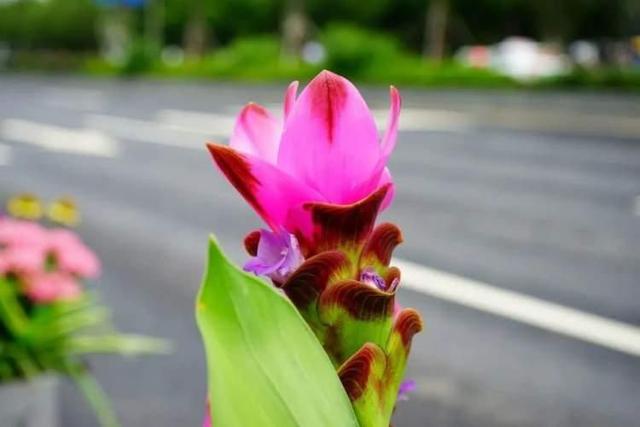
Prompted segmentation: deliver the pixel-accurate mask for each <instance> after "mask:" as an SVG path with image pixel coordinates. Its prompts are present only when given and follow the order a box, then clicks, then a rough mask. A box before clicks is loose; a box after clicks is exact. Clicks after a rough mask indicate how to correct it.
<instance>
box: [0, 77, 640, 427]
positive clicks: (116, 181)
mask: <svg viewBox="0 0 640 427" xmlns="http://www.w3.org/2000/svg"><path fill="white" fill-rule="evenodd" d="M284 87H285V86H284V85H276V86H269V87H265V86H241V85H232V84H199V83H181V84H180V83H168V82H140V81H122V82H117V81H108V80H104V81H99V80H96V81H94V80H83V79H72V78H43V77H19V76H3V77H0V199H4V198H5V197H6V196H8V195H9V194H11V193H14V192H17V191H32V192H36V193H38V194H40V195H42V196H43V197H48V198H51V197H55V196H57V195H60V194H71V195H73V196H74V197H75V198H76V199H77V201H78V203H79V205H80V206H81V209H82V212H83V214H84V222H83V224H82V226H81V232H82V233H83V235H84V236H85V238H86V240H87V241H88V242H90V244H91V245H92V246H93V247H94V248H95V249H96V251H97V252H98V253H99V255H100V257H101V259H102V261H103V264H104V274H103V277H102V279H101V280H100V281H99V284H98V287H99V290H100V292H101V294H102V295H103V298H104V300H105V301H106V302H108V303H109V304H110V305H111V306H112V307H113V312H114V317H115V322H116V323H117V325H118V326H119V327H120V328H121V329H122V330H124V331H130V332H137V333H145V334H151V335H154V336H159V337H166V338H168V339H171V340H172V341H173V342H174V345H175V351H174V353H173V354H171V355H169V356H154V357H148V358H143V359H131V360H122V359H119V358H113V357H99V358H95V359H93V361H92V364H93V367H94V369H95V371H96V373H97V375H98V377H99V378H100V380H101V381H102V383H103V384H104V386H105V387H106V389H107V390H108V392H109V394H110V395H111V396H112V399H113V401H114V403H115V405H116V407H117V410H118V413H119V414H120V416H121V418H122V421H123V424H124V425H125V426H154V427H163V426H167V427H175V426H197V425H199V423H200V422H201V419H202V413H203V401H204V394H205V381H204V372H205V367H204V363H203V355H202V348H201V344H200V339H199V336H198V332H197V330H196V328H195V325H194V320H193V301H194V295H195V292H196V290H197V288H198V285H199V280H200V275H201V272H202V268H203V260H204V256H205V247H206V236H207V234H208V233H210V232H215V233H216V234H217V236H218V237H219V238H220V240H221V241H222V243H223V245H224V246H225V247H226V249H227V250H228V251H230V252H231V254H232V255H233V257H234V258H235V259H237V260H242V259H243V258H242V257H243V254H242V251H241V247H240V242H241V239H242V237H243V236H244V234H245V233H246V232H247V231H248V230H250V229H253V228H255V227H256V226H257V225H259V221H258V219H257V218H256V216H255V215H254V214H253V213H252V212H251V210H250V209H249V208H248V207H247V206H246V205H245V204H244V202H243V201H242V200H241V199H240V198H239V197H238V196H237V195H236V194H235V193H234V191H233V190H232V189H231V188H230V186H229V185H228V184H227V183H226V181H225V180H224V179H223V178H221V177H220V175H219V173H218V172H217V171H216V170H215V169H214V168H213V167H212V164H211V161H210V159H209V157H208V155H207V153H206V152H205V150H204V148H203V145H202V143H203V141H204V139H221V138H224V137H225V133H226V132H228V129H229V126H230V123H231V120H232V115H233V114H234V113H235V112H237V110H238V109H239V108H240V106H241V105H242V104H243V103H245V102H248V101H256V102H259V103H264V104H269V105H271V104H276V103H278V102H280V96H281V91H282V90H283V89H284ZM400 89H401V92H402V93H403V95H404V99H405V107H406V114H405V116H404V121H403V125H404V128H403V129H404V130H403V131H402V132H401V136H400V138H401V139H400V142H399V145H398V148H397V150H396V152H395V153H394V155H393V158H392V161H391V170H392V172H393V174H394V178H395V181H396V183H397V196H396V200H395V204H394V205H393V207H392V208H391V209H389V211H388V212H387V213H386V214H385V219H387V220H392V221H394V222H396V223H398V224H399V225H400V226H401V227H402V228H403V230H404V234H405V239H406V242H405V243H404V245H403V246H402V247H401V248H400V249H399V250H398V255H399V256H400V257H402V258H403V259H406V260H410V261H413V262H416V263H419V264H422V265H425V266H428V267H431V268H435V269H438V270H443V271H447V272H452V273H455V274H457V275H460V276H463V277H467V278H471V279H474V280H477V281H481V282H484V283H486V284H489V285H491V286H493V287H496V288H498V289H508V290H511V291H515V292H517V293H518V294H522V295H528V296H534V297H537V298H540V299H542V300H544V301H548V302H553V303H557V304H561V305H563V306H566V307H570V308H574V309H578V310H581V311H584V312H587V313H592V314H595V315H598V316H602V317H603V318H606V319H611V320H618V321H621V322H624V323H626V324H628V325H631V326H632V327H636V328H637V327H640V124H639V122H640V120H638V118H639V117H640V98H639V97H637V96H631V95H613V94H587V93H585V94H563V93H526V92H522V93H520V92H517V93H512V92H468V91H460V92H452V91H411V90H402V88H400ZM365 96H366V98H367V100H368V101H369V102H370V105H371V106H373V107H374V108H380V109H383V110H384V109H386V91H384V90H378V89H370V90H365ZM354 161H357V159H354ZM400 300H401V303H402V304H403V305H408V306H414V307H416V308H418V309H419V310H420V311H421V312H422V313H423V316H424V318H425V320H426V326H427V328H426V330H425V331H424V332H423V333H422V334H421V335H419V336H418V337H417V338H416V340H415V341H414V349H413V353H412V360H411V364H410V367H409V373H408V375H409V376H410V377H412V378H414V379H415V380H416V381H417V382H418V384H419V385H418V390H417V391H416V392H415V393H414V394H413V396H412V397H411V399H410V400H409V401H407V402H401V403H400V404H399V406H398V412H397V414H396V418H395V425H396V426H397V427H422V426H469V427H479V426H505V427H506V426H581V427H587V426H594V427H595V426H598V427H602V426H607V427H617V426H621V427H622V426H626V427H631V426H636V425H638V420H640V402H639V401H638V397H639V396H640V358H638V357H637V356H634V355H632V354H628V353H624V352H620V351H616V350H613V349H611V348H608V347H605V346H598V345H594V344H592V343H589V342H586V341H584V340H581V339H579V338H573V337H567V336H563V335H560V334H557V333H554V332H552V331H550V330H547V329H541V328H537V327H534V326H531V325H530V324H523V323H521V322H516V321H514V320H512V319H509V318H504V317H498V316H495V315H493V314H490V313H487V312H483V311H482V310H476V309H472V308H468V307H465V306H463V305H460V304H457V303H455V302H452V301H443V300H440V299H438V298H434V297H432V296H429V295H425V294H422V293H420V292H414V291H409V290H403V291H401V292H400ZM265 327H268V325H265ZM62 400H63V405H64V406H63V425H64V426H65V427H87V426H92V425H95V421H94V420H93V418H92V415H91V413H90V411H88V410H87V408H86V407H85V405H84V402H83V401H82V400H81V398H80V397H79V396H78V395H77V393H76V392H75V391H74V390H73V388H72V387H70V386H69V385H68V384H67V385H64V387H63V394H62ZM247 405H250V402H247Z"/></svg>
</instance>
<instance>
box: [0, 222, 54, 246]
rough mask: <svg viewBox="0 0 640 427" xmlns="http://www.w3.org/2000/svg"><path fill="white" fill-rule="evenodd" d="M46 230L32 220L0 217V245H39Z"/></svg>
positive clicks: (43, 238)
mask: <svg viewBox="0 0 640 427" xmlns="http://www.w3.org/2000/svg"><path fill="white" fill-rule="evenodd" d="M46 234H47V230H46V229H45V228H43V227H42V226H41V225H40V224H38V223H36V222H32V221H22V220H17V219H12V218H6V217H3V218H0V247H3V246H14V245H21V246H22V245H41V244H42V242H44V240H45V238H46Z"/></svg>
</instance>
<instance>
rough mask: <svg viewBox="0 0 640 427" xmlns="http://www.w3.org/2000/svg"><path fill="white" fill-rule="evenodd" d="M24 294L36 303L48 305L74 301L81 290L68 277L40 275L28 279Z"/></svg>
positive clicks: (76, 283) (52, 274)
mask: <svg viewBox="0 0 640 427" xmlns="http://www.w3.org/2000/svg"><path fill="white" fill-rule="evenodd" d="M25 294H26V295H27V297H29V298H30V299H31V300H32V301H34V302H36V303H40V304H48V303H52V302H58V301H70V300H73V299H76V298H78V297H79V296H80V295H81V294H82V288H81V287H80V285H79V284H78V282H77V281H76V280H75V279H74V278H73V277H71V276H69V275H66V274H63V273H60V272H55V273H41V274H37V275H33V276H31V277H29V279H28V280H27V281H26V287H25Z"/></svg>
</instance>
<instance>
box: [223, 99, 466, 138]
mask: <svg viewBox="0 0 640 427" xmlns="http://www.w3.org/2000/svg"><path fill="white" fill-rule="evenodd" d="M267 108H268V109H269V111H271V113H272V114H274V115H276V116H280V115H281V114H282V104H275V103H274V104H267ZM240 109H241V107H238V108H237V109H236V110H235V111H236V114H237V113H238V112H240ZM371 112H372V113H373V117H374V119H375V121H376V125H377V126H378V130H380V132H383V131H384V130H385V129H386V126H387V119H388V116H389V109H388V108H375V109H373V110H371ZM475 124H476V121H475V120H474V119H473V117H472V116H471V115H469V114H466V113H461V112H457V111H450V110H436V109H425V108H403V109H402V111H401V114H400V130H403V131H445V132H463V131H466V130H468V129H469V128H470V127H472V126H474V125H475Z"/></svg>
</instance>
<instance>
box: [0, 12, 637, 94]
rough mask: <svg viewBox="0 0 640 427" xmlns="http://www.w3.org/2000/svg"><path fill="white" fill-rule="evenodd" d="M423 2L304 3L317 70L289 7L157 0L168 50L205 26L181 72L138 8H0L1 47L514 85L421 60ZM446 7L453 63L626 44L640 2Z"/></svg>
mask: <svg viewBox="0 0 640 427" xmlns="http://www.w3.org/2000/svg"><path fill="white" fill-rule="evenodd" d="M148 1H154V0H148ZM155 1H158V0H155ZM298 1H301V0H298ZM431 1H435V0H368V1H367V2H366V4H365V3H363V2H362V1H361V0H304V1H303V2H301V3H299V4H303V5H304V13H305V16H306V20H307V39H308V40H318V41H320V42H321V43H322V44H323V45H324V47H325V49H326V58H325V60H324V61H323V62H322V63H318V64H307V63H305V62H302V61H301V60H300V59H297V58H290V57H285V56H283V54H282V52H281V42H282V38H281V37H282V36H281V35H280V33H281V30H282V28H283V23H282V22H283V18H284V16H285V15H286V11H287V10H288V9H287V8H290V7H291V5H292V4H295V3H296V0H215V1H214V0H208V1H204V2H203V3H199V2H198V1H197V0H163V3H162V4H163V5H164V13H163V14H162V15H163V18H162V25H161V26H160V28H161V34H160V35H161V37H162V40H163V42H164V44H165V45H173V46H176V45H184V44H185V32H186V31H185V30H186V28H187V27H188V25H189V24H190V23H193V19H194V13H196V12H197V14H199V15H198V16H199V17H200V18H202V19H203V21H202V22H203V24H204V28H205V30H204V31H205V35H204V37H205V45H206V46H205V47H207V48H208V50H207V53H205V54H204V56H202V57H201V58H197V59H194V58H190V57H187V58H186V59H185V60H184V61H183V62H182V63H179V64H178V65H176V64H174V65H169V64H165V63H163V62H162V60H161V55H160V53H161V52H160V50H159V48H157V47H156V48H154V47H152V43H150V42H149V40H148V39H145V38H144V37H145V26H146V25H147V24H148V22H147V19H148V16H146V15H145V11H144V10H143V9H136V10H129V11H124V10H120V11H114V10H113V9H109V8H105V7H100V6H98V4H97V2H96V1H95V0H10V1H5V2H4V3H2V2H0V45H1V44H2V43H3V42H4V43H6V44H8V45H9V46H10V47H11V48H12V51H13V55H12V58H11V62H10V65H11V66H12V67H13V68H18V69H20V68H21V69H45V70H79V71H88V72H90V73H94V74H109V75H136V74H143V73H147V74H152V75H154V76H159V77H163V76H167V77H173V76H179V77H197V78H209V77H216V78H226V79H245V80H246V79H250V80H273V79H280V80H288V79H291V78H296V79H305V78H306V77H308V76H312V75H313V74H314V73H315V72H317V71H318V70H319V69H321V68H329V69H332V70H334V71H336V72H338V73H341V74H344V75H347V76H349V77H351V78H355V79H358V80H360V81H365V82H372V83H378V82H381V83H387V82H390V81H393V82H395V83H397V84H412V85H456V86H460V85H471V86H509V87H510V86H514V85H517V83H515V82H513V81H512V80H511V79H509V78H507V77H504V76H501V75H498V74H497V73H495V72H492V71H490V70H480V69H475V68H469V67H465V66H461V65H459V64H456V63H455V62H453V61H449V60H445V61H442V62H438V63H436V62H429V61H427V60H425V59H423V58H421V57H420V54H419V52H420V51H421V50H422V48H423V46H422V44H423V42H424V34H425V21H426V19H425V18H426V14H427V10H428V7H429V4H430V2H431ZM443 1H446V2H447V3H448V5H449V6H448V7H449V10H450V15H449V19H448V25H447V35H446V36H447V43H446V51H447V52H448V53H449V54H450V53H452V52H453V51H454V50H455V49H456V48H457V47H458V46H461V45H468V44H487V43H495V42H497V41H500V40H502V39H503V38H504V37H505V36H507V35H511V34H519V35H523V36H529V37H533V38H535V39H538V40H548V41H557V42H566V41H571V40H575V39H576V38H588V39H594V40H606V37H614V38H615V37H619V36H622V35H630V34H633V30H634V28H635V27H634V25H637V24H638V23H639V22H640V1H638V0H562V1H558V0H536V1H530V0H443ZM197 5H201V7H200V8H198V7H196V6H197ZM113 12H123V13H124V14H125V15H126V16H127V19H128V20H129V21H128V22H130V30H131V33H132V34H133V38H132V40H133V41H132V43H130V45H129V48H128V49H127V51H126V54H125V57H124V58H123V59H121V60H118V61H116V62H115V63H116V64H118V65H114V63H108V62H106V61H105V60H103V59H100V58H98V55H97V54H96V52H97V48H98V33H99V28H100V26H101V25H102V23H103V22H105V19H106V17H107V16H108V15H109V14H111V15H110V16H113V15H114V14H113ZM636 30H637V29H636ZM145 40H146V41H145ZM87 58H88V59H87ZM178 62H180V61H178ZM637 75H638V73H637V72H636V73H633V72H623V71H618V70H612V69H603V70H599V71H596V72H594V71H587V70H577V71H576V72H574V73H572V74H570V75H567V76H563V77H561V78H554V79H548V80H544V81H542V82H539V83H538V84H539V85H550V86H556V85H562V86H589V87H601V86H607V85H611V86H614V87H624V86H633V87H638V86H639V85H640V84H639V82H638V80H639V79H638V77H637Z"/></svg>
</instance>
